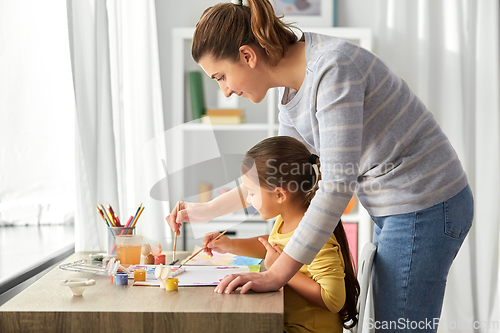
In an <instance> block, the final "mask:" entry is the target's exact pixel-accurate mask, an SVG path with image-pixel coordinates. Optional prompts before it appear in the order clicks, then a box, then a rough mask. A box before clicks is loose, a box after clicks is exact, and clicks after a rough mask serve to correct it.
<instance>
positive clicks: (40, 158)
mask: <svg viewBox="0 0 500 333" xmlns="http://www.w3.org/2000/svg"><path fill="white" fill-rule="evenodd" d="M66 27H67V23H66V6H65V3H64V2H62V3H61V2H59V1H47V2H45V1H37V0H19V1H0V227H1V226H3V225H28V224H29V225H41V224H44V225H45V224H63V223H68V224H69V223H72V222H73V215H74V193H75V184H74V160H73V155H74V148H73V147H74V145H73V143H72V140H73V137H74V129H73V126H72V125H73V122H74V116H75V111H74V110H75V102H74V95H73V87H72V80H71V63H70V59H69V45H68V44H69V43H68V30H67V28H66ZM1 243H2V241H0V246H1Z"/></svg>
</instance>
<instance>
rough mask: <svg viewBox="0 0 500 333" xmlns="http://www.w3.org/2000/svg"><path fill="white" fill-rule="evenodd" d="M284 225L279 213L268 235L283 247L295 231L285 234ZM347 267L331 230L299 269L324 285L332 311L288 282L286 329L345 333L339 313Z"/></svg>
mask: <svg viewBox="0 0 500 333" xmlns="http://www.w3.org/2000/svg"><path fill="white" fill-rule="evenodd" d="M282 227H283V219H282V218H281V216H278V218H277V219H276V222H275V224H274V226H273V230H272V231H271V234H270V235H269V243H270V244H271V245H274V244H277V245H278V246H279V247H280V248H282V249H283V248H284V247H285V245H286V244H287V243H288V241H289V240H290V237H292V235H293V233H294V231H292V232H289V233H286V234H282V233H281V230H282ZM344 267H345V266H344V260H343V258H342V252H341V250H340V245H339V243H338V242H337V239H336V238H335V236H334V235H333V233H332V236H331V237H330V239H329V240H328V242H327V243H326V244H325V245H324V246H323V248H322V249H321V250H320V251H319V253H318V255H317V256H316V258H314V260H313V261H312V262H311V264H310V265H303V266H302V267H301V268H300V272H302V273H303V274H305V275H306V276H307V277H310V278H311V279H313V280H314V281H316V282H317V283H319V284H320V285H321V297H322V298H323V301H324V302H325V304H326V306H327V307H328V309H330V311H327V310H324V309H321V308H319V307H317V306H316V305H313V304H311V303H309V301H306V300H305V299H304V298H302V296H300V295H299V294H297V293H296V292H295V291H294V290H293V289H292V288H290V287H289V286H288V285H286V286H285V332H287V333H295V332H334V333H337V332H338V333H342V320H341V319H340V316H339V314H338V312H339V311H340V310H341V309H342V307H343V306H344V303H345V283H344V276H345V273H344Z"/></svg>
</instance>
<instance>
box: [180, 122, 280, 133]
mask: <svg viewBox="0 0 500 333" xmlns="http://www.w3.org/2000/svg"><path fill="white" fill-rule="evenodd" d="M270 128H273V129H274V130H275V131H277V130H278V125H277V124H274V125H269V124H264V123H262V124H241V125H205V124H199V123H186V124H184V125H182V129H183V130H185V131H211V130H213V131H269V129H270Z"/></svg>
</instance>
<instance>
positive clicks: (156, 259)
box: [155, 254, 165, 265]
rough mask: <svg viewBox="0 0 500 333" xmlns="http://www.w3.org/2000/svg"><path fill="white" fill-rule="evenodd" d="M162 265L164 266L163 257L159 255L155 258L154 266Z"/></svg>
mask: <svg viewBox="0 0 500 333" xmlns="http://www.w3.org/2000/svg"><path fill="white" fill-rule="evenodd" d="M159 264H163V265H165V255H164V254H160V255H159V256H155V265H159Z"/></svg>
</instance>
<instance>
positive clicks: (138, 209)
mask: <svg viewBox="0 0 500 333" xmlns="http://www.w3.org/2000/svg"><path fill="white" fill-rule="evenodd" d="M141 208H142V203H141V204H140V205H139V208H137V211H136V212H135V215H134V218H133V219H132V223H133V222H134V221H135V219H136V218H137V214H139V211H140V210H141Z"/></svg>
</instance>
